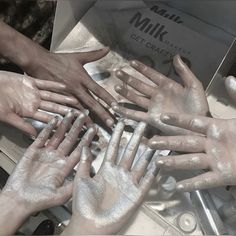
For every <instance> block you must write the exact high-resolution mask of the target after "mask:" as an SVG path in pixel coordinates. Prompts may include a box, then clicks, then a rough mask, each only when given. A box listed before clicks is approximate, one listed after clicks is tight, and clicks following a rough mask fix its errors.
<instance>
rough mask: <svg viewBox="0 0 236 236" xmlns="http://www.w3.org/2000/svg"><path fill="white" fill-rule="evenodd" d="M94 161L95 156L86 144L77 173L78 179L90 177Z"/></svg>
mask: <svg viewBox="0 0 236 236" xmlns="http://www.w3.org/2000/svg"><path fill="white" fill-rule="evenodd" d="M92 161H93V157H92V154H91V151H90V149H89V148H88V147H86V146H85V147H83V149H82V155H81V160H80V163H79V167H78V170H77V173H76V179H77V178H89V177H90V169H91V164H92Z"/></svg>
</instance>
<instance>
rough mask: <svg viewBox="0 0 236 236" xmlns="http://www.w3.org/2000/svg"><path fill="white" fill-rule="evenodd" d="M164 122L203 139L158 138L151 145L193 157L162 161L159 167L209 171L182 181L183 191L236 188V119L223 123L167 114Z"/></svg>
mask: <svg viewBox="0 0 236 236" xmlns="http://www.w3.org/2000/svg"><path fill="white" fill-rule="evenodd" d="M161 120H162V122H164V123H165V124H168V125H173V126H177V127H180V128H184V129H187V130H191V131H194V132H197V133H199V134H201V135H202V136H189V135H186V136H169V137H167V136H166V137H157V136H156V137H154V138H153V139H151V140H150V143H149V144H150V146H151V147H152V148H157V149H160V150H161V149H167V150H173V151H180V152H186V153H188V152H189V153H190V154H184V155H178V156H169V157H167V158H161V159H159V161H158V162H157V164H158V166H161V167H163V168H167V169H169V170H173V169H176V170H196V169H204V170H208V171H207V172H205V173H203V174H201V175H199V176H196V177H193V178H191V179H187V180H183V181H180V182H179V183H178V185H177V188H178V189H179V190H180V191H192V190H195V189H205V188H212V187H218V186H226V185H236V158H235V153H236V146H235V140H236V119H231V120H223V119H213V118H206V117H198V116H195V117H194V116H189V115H178V114H166V115H165V114H163V115H162V116H161Z"/></svg>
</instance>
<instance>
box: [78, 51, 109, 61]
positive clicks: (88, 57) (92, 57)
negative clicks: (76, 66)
mask: <svg viewBox="0 0 236 236" xmlns="http://www.w3.org/2000/svg"><path fill="white" fill-rule="evenodd" d="M109 51H110V48H109V47H105V48H102V49H99V50H95V51H90V52H82V53H79V61H80V62H81V63H82V64H83V65H84V64H86V63H89V62H93V61H97V60H99V59H101V58H103V57H105V56H106V55H107V54H108V53H109Z"/></svg>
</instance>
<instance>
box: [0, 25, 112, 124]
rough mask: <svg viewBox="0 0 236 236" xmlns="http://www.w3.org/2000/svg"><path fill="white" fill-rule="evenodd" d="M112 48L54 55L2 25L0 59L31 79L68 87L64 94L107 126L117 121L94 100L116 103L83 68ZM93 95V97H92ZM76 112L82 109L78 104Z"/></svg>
mask: <svg viewBox="0 0 236 236" xmlns="http://www.w3.org/2000/svg"><path fill="white" fill-rule="evenodd" d="M108 53H109V48H103V49H100V50H95V51H91V52H83V53H64V54H62V53H51V52H49V51H47V50H46V49H44V48H42V47H41V46H40V45H38V44H36V43H35V42H33V41H32V40H30V39H28V38H26V37H25V36H24V35H22V34H20V33H19V32H17V31H15V30H14V29H12V28H11V27H10V26H8V25H6V24H5V23H4V22H2V21H1V22H0V55H1V56H3V57H4V58H5V59H8V60H9V61H11V62H13V63H15V64H16V65H18V66H19V67H21V69H23V70H24V71H25V72H26V73H27V74H28V75H30V76H32V77H35V78H38V79H43V80H50V81H57V82H61V83H63V84H65V92H67V93H69V94H73V95H74V96H75V97H76V98H77V99H78V100H79V101H81V102H83V103H84V104H85V105H86V106H87V107H88V108H90V109H91V110H93V111H94V112H95V113H96V114H97V115H98V116H99V117H100V118H101V120H103V122H104V123H105V124H106V125H107V126H112V125H113V124H114V119H113V118H112V116H111V114H109V112H107V111H106V110H105V109H104V107H103V106H102V105H101V104H100V103H99V102H98V101H97V100H96V99H95V98H94V97H93V95H92V94H91V93H93V94H95V95H97V96H98V97H99V98H100V99H102V100H103V101H104V102H105V103H106V104H107V105H108V106H111V103H114V102H116V101H115V99H114V98H113V97H112V96H111V95H110V94H109V93H108V92H107V91H106V90H105V89H103V88H102V87H101V86H100V85H98V84H97V83H96V82H95V81H93V79H92V78H91V77H90V76H89V74H88V73H87V72H86V70H85V69H84V68H83V66H84V65H85V64H86V63H89V62H93V61H96V60H99V59H101V58H103V57H105V56H106V55H107V54H108ZM90 92H91V93H90ZM77 108H79V109H80V110H82V109H83V106H82V105H81V104H79V103H78V105H77Z"/></svg>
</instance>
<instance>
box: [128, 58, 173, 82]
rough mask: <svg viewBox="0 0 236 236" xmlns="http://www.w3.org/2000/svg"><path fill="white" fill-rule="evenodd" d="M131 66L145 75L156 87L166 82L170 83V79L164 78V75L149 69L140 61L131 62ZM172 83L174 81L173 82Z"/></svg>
mask: <svg viewBox="0 0 236 236" xmlns="http://www.w3.org/2000/svg"><path fill="white" fill-rule="evenodd" d="M130 65H131V66H132V67H133V68H134V69H136V70H137V71H138V72H140V73H141V74H143V75H145V76H146V77H147V78H149V79H150V80H151V81H152V82H153V83H155V84H156V85H161V84H163V83H165V82H168V81H169V80H170V79H169V78H167V77H166V76H164V75H163V74H161V73H159V72H158V71H156V70H154V69H152V68H151V67H148V66H146V65H144V64H143V63H141V62H140V61H136V60H134V61H131V62H130ZM171 81H172V80H171Z"/></svg>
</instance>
